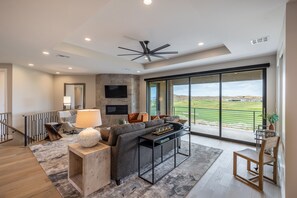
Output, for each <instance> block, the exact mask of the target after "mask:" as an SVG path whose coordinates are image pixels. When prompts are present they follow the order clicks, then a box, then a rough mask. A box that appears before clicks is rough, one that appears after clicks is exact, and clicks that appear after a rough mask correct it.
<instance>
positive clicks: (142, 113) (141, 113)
mask: <svg viewBox="0 0 297 198" xmlns="http://www.w3.org/2000/svg"><path fill="white" fill-rule="evenodd" d="M144 114H147V112H140V113H139V114H138V117H137V120H141V117H142V115H144Z"/></svg>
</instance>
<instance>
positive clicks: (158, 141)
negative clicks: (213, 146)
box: [138, 127, 191, 184]
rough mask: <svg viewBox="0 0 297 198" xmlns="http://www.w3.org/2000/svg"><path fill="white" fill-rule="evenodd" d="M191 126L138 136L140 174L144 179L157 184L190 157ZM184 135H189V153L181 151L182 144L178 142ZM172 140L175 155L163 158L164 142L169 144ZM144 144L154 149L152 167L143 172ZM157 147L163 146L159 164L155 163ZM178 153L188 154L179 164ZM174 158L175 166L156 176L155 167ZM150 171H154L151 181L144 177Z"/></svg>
mask: <svg viewBox="0 0 297 198" xmlns="http://www.w3.org/2000/svg"><path fill="white" fill-rule="evenodd" d="M188 129H189V128H186V127H184V128H182V129H178V130H176V129H174V130H173V131H170V132H167V133H165V134H162V135H153V134H151V133H150V134H146V135H143V136H139V137H138V176H139V177H140V178H142V179H143V180H145V181H147V182H149V183H151V184H155V183H156V182H158V181H159V180H160V179H162V178H163V177H164V176H165V175H167V174H168V173H169V172H170V171H172V170H173V169H175V168H176V167H177V166H179V165H180V164H181V163H183V162H184V161H185V160H186V159H188V158H189V157H190V156H191V134H190V131H189V130H188ZM184 135H188V136H189V152H188V153H187V154H185V153H181V152H180V146H181V145H178V142H179V141H180V138H181V137H182V136H184ZM170 142H173V145H174V146H173V151H174V153H173V155H171V156H169V157H168V158H167V159H165V160H164V159H163V144H168V143H170ZM141 146H144V147H146V148H149V149H151V150H152V162H151V163H152V166H151V167H152V168H150V169H148V170H146V171H145V172H143V173H141V167H140V162H141V149H140V147H141ZM157 147H161V162H160V163H158V164H155V149H156V148H157ZM177 155H183V156H186V158H185V159H183V160H182V161H181V162H180V163H178V164H177V161H176V157H177ZM172 157H173V158H174V167H173V168H172V169H170V170H169V171H167V172H166V173H164V174H163V175H162V176H160V177H159V178H158V179H156V178H155V168H156V167H157V166H158V165H160V164H162V163H163V162H165V161H167V160H168V159H171V158H172ZM149 171H151V172H152V177H151V178H152V179H151V181H149V180H148V179H146V178H144V177H143V175H144V174H146V173H148V172H149Z"/></svg>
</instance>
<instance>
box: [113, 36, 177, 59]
mask: <svg viewBox="0 0 297 198" xmlns="http://www.w3.org/2000/svg"><path fill="white" fill-rule="evenodd" d="M139 44H140V45H141V47H142V49H143V51H139V50H134V49H129V48H126V47H119V48H120V49H123V50H127V51H130V53H126V54H118V56H137V57H135V58H133V59H131V61H134V60H136V59H139V58H142V57H144V59H145V60H148V61H149V62H152V59H151V58H152V57H154V58H161V59H166V58H165V57H163V55H168V54H178V52H177V51H165V52H164V51H161V50H163V49H165V48H167V47H169V46H170V45H169V44H165V45H162V46H160V47H157V48H155V49H153V50H150V49H149V47H148V44H149V41H147V40H145V41H139ZM132 52H133V53H132Z"/></svg>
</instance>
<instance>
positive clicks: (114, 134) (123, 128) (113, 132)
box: [108, 122, 145, 146]
mask: <svg viewBox="0 0 297 198" xmlns="http://www.w3.org/2000/svg"><path fill="white" fill-rule="evenodd" d="M144 128H145V124H144V123H143V122H139V123H133V124H123V125H118V126H113V127H111V128H110V132H109V137H108V145H109V146H115V145H116V143H117V139H118V136H119V135H121V134H124V133H129V132H133V131H137V130H141V129H144Z"/></svg>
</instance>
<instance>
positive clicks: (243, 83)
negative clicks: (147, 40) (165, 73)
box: [148, 68, 266, 143]
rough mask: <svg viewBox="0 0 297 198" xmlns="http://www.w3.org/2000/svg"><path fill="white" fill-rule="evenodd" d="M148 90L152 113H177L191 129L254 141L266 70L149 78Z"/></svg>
mask: <svg viewBox="0 0 297 198" xmlns="http://www.w3.org/2000/svg"><path fill="white" fill-rule="evenodd" d="M241 69H242V68H241ZM148 91H149V94H148V99H149V100H148V102H149V113H150V114H151V115H157V114H161V115H165V114H166V115H177V116H179V117H180V118H182V119H186V120H188V121H189V122H188V124H189V125H190V126H191V131H192V132H195V133H199V134H201V135H206V136H214V137H218V138H222V139H231V140H236V141H240V142H248V143H251V142H252V143H254V142H255V140H254V134H253V132H254V131H255V129H256V128H257V127H258V125H262V124H263V118H262V116H261V115H262V114H263V112H265V108H264V107H265V105H266V102H265V100H266V69H265V68H260V69H259V68H258V69H253V70H240V69H239V70H233V69H232V71H231V70H226V71H224V70H220V71H213V72H210V73H205V72H204V73H202V74H200V73H197V74H196V75H194V74H188V76H185V77H180V76H178V78H174V79H173V77H170V78H169V79H164V80H159V81H149V82H148Z"/></svg>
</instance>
